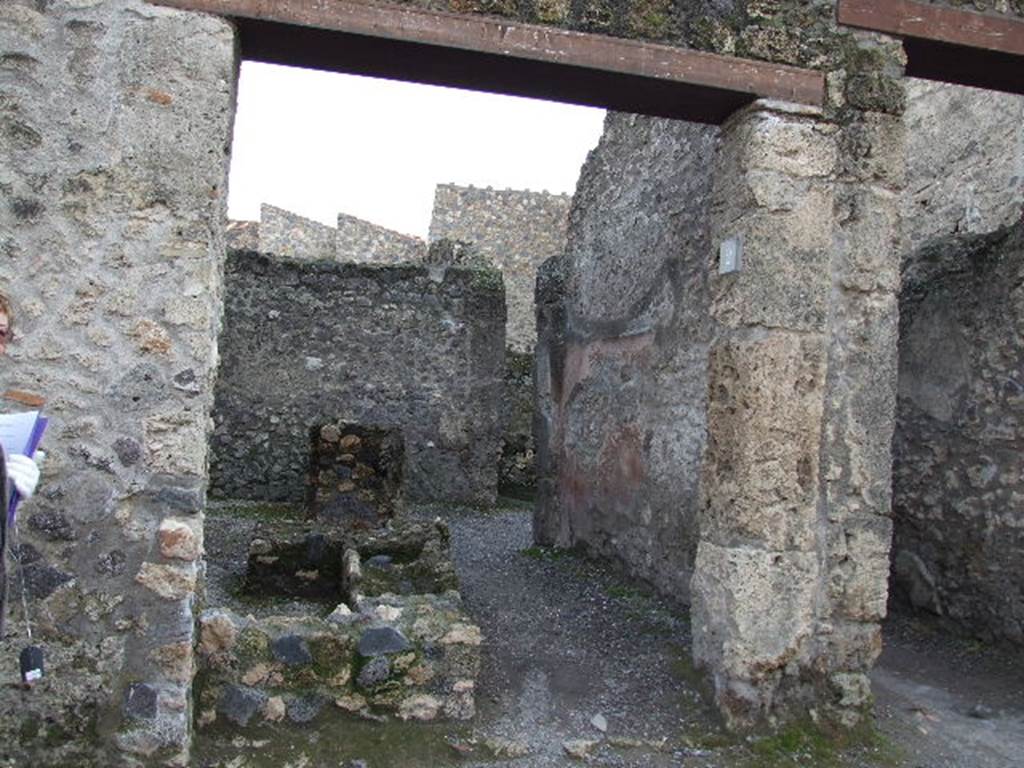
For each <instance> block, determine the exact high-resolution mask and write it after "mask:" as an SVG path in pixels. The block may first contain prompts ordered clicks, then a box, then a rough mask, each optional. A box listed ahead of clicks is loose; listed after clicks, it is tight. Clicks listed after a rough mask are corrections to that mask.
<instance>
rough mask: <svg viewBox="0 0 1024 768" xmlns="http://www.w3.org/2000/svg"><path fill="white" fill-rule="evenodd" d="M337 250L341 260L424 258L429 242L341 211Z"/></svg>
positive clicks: (387, 261) (386, 261) (390, 261)
mask: <svg viewBox="0 0 1024 768" xmlns="http://www.w3.org/2000/svg"><path fill="white" fill-rule="evenodd" d="M334 250H335V254H336V257H337V258H338V259H339V260H341V261H356V262H367V263H378V264H398V263H400V262H403V261H422V259H423V257H424V256H425V255H426V253H427V244H426V243H424V242H423V241H422V240H421V239H420V238H418V237H412V236H411V235H403V234H402V233H401V232H395V231H394V230H390V229H387V228H385V227H381V226H378V225H376V224H371V223H370V222H368V221H364V220H363V219H357V218H356V217H355V216H349V215H348V214H345V213H339V214H338V228H337V230H336V231H335V241H334Z"/></svg>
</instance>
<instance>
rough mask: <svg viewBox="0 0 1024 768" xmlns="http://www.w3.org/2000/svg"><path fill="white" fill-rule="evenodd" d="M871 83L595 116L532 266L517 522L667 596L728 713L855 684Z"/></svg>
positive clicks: (867, 654) (878, 603) (877, 227)
mask: <svg viewBox="0 0 1024 768" xmlns="http://www.w3.org/2000/svg"><path fill="white" fill-rule="evenodd" d="M876 106H877V107H879V108H878V109H868V110H860V109H858V110H854V109H851V108H850V106H849V103H848V102H845V101H844V102H843V107H842V109H839V110H837V111H834V112H828V111H821V110H817V109H812V108H807V107H799V106H796V105H787V104H781V103H777V102H758V103H757V104H755V105H753V106H752V107H750V108H749V109H747V110H744V111H742V112H740V113H739V114H737V115H736V116H734V117H733V118H732V119H731V120H730V121H729V122H728V123H727V124H726V125H725V126H723V128H722V129H721V132H720V136H721V138H720V140H716V139H714V138H713V137H714V136H715V133H714V132H713V131H712V129H707V128H696V127H693V126H685V125H682V124H679V123H664V122H660V121H648V120H643V119H640V118H623V117H621V116H615V117H612V118H610V119H609V122H608V126H607V131H606V134H605V136H604V137H603V138H602V142H601V144H600V145H599V147H598V149H597V150H596V151H595V152H594V153H593V154H592V155H591V157H590V159H589V160H588V164H587V166H586V169H585V171H584V174H583V177H582V178H581V182H580V186H579V189H578V191H577V195H576V198H575V200H574V206H573V212H572V214H571V217H570V236H569V244H568V246H567V249H566V256H565V257H564V258H563V259H555V260H553V261H551V262H548V263H547V264H545V266H544V267H543V268H542V271H541V275H540V278H539V280H538V323H539V326H538V327H539V329H540V336H539V342H538V356H537V382H538V417H537V418H538V427H537V434H538V438H539V442H538V460H539V466H540V468H541V470H540V487H541V493H540V501H539V503H538V509H537V517H536V526H535V535H536V536H537V538H538V540H539V541H540V542H542V543H553V544H557V545H562V546H567V545H582V546H584V547H585V548H586V549H588V550H590V551H592V552H596V553H600V554H611V555H613V556H615V557H617V558H618V559H620V560H621V561H623V562H624V563H625V564H626V566H627V568H629V569H630V570H631V571H632V572H633V573H636V574H638V575H641V576H643V577H645V578H647V579H649V580H651V581H653V582H654V583H655V584H656V585H658V586H659V587H660V588H661V589H662V590H663V591H667V592H669V593H670V594H672V595H674V596H676V597H678V598H681V599H683V600H686V599H690V600H691V602H692V613H691V615H692V617H693V635H694V657H695V660H696V662H697V664H698V665H699V666H700V667H702V668H705V669H707V670H708V672H709V673H710V674H711V676H712V679H713V682H714V690H715V696H716V700H717V702H718V704H719V706H720V707H721V709H722V711H723V713H724V714H725V715H726V718H727V720H728V722H729V723H730V724H732V725H734V726H746V725H750V724H751V723H755V722H758V721H761V720H764V719H768V720H775V719H777V718H784V717H787V716H793V715H795V714H798V713H801V712H805V711H806V707H808V706H815V707H816V709H817V711H818V712H819V714H821V715H823V716H826V717H829V718H835V719H836V720H838V721H840V722H843V723H847V724H849V723H852V722H854V721H856V719H857V718H858V717H859V713H861V712H863V710H864V709H865V708H866V707H867V705H868V704H869V703H870V692H869V691H870V689H869V683H868V679H867V677H866V674H865V673H866V671H867V669H868V668H869V667H870V666H871V664H872V663H873V662H874V659H875V658H876V657H877V654H878V652H879V651H880V648H881V635H880V629H879V621H880V620H881V618H882V617H883V616H884V613H885V608H886V596H887V588H886V582H887V573H888V555H889V544H890V535H891V520H890V488H891V481H890V470H891V459H890V442H891V436H892V429H893V420H894V408H895V382H896V375H895V367H896V362H895V361H896V317H897V312H896V309H897V308H896V292H897V289H898V285H899V260H898V258H897V254H898V250H897V238H898V236H899V228H898V201H899V199H900V198H899V195H900V191H901V188H902V184H903V179H904V176H903V141H902V122H901V118H900V101H899V100H896V101H893V102H890V101H888V100H884V101H882V102H878V103H877V104H876ZM886 110H888V111H886ZM716 141H720V145H721V146H720V148H719V149H718V150H717V151H715V150H714V146H715V143H716ZM726 242H734V243H736V242H738V243H739V244H740V245H741V248H742V255H741V258H740V260H739V265H740V268H739V269H738V270H734V271H729V270H725V271H720V266H721V265H720V257H719V248H720V246H721V245H722V244H723V243H726ZM662 494H663V495H662ZM690 573H692V574H693V576H692V580H691V582H690V585H689V587H690V589H689V592H688V591H687V589H686V578H687V576H688V575H689V574H690Z"/></svg>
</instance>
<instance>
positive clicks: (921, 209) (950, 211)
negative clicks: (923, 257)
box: [901, 79, 1024, 260]
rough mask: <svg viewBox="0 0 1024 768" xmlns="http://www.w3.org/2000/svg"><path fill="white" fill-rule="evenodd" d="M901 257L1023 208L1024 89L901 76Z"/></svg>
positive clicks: (1007, 219) (988, 228) (992, 227)
mask: <svg viewBox="0 0 1024 768" xmlns="http://www.w3.org/2000/svg"><path fill="white" fill-rule="evenodd" d="M906 85H907V111H906V113H905V115H904V123H905V124H906V133H907V191H906V194H905V196H904V199H903V222H904V226H903V238H902V243H901V250H902V252H903V255H904V259H905V260H908V259H913V258H914V254H915V252H917V251H918V250H920V249H921V248H923V247H925V246H927V245H928V244H930V243H934V242H935V241H937V240H940V239H942V238H949V237H954V236H956V235H974V234H984V233H988V232H994V231H996V230H997V229H1000V228H1002V227H1006V226H1009V225H1010V224H1012V223H1014V222H1015V221H1016V220H1017V219H1018V218H1019V217H1020V215H1021V211H1022V210H1024V97H1022V96H1015V95H1012V94H1006V93H996V92H993V91H984V90H980V89H977V88H965V87H963V86H956V85H947V84H944V83H933V82H929V81H925V80H915V79H908V80H907V83H906Z"/></svg>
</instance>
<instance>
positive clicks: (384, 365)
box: [210, 253, 505, 504]
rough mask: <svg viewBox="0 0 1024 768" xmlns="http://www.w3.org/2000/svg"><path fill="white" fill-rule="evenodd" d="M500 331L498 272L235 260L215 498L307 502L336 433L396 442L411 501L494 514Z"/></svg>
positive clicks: (219, 397) (220, 388) (224, 339)
mask: <svg viewBox="0 0 1024 768" xmlns="http://www.w3.org/2000/svg"><path fill="white" fill-rule="evenodd" d="M504 328H505V308H504V299H503V293H502V286H501V280H500V278H499V276H498V275H497V273H496V272H494V271H488V270H480V269H470V268H465V267H452V268H449V269H447V270H446V271H445V272H444V276H443V278H441V279H439V280H438V279H433V278H432V277H431V272H430V270H428V268H427V267H424V266H415V265H409V264H406V265H400V266H388V265H361V264H337V263H331V262H309V263H301V262H296V261H290V260H284V259H276V258H274V257H270V256H261V255H257V254H254V253H232V254H229V257H228V262H227V271H226V283H225V309H224V331H223V333H222V335H221V340H220V351H221V366H220V371H219V376H218V380H217V390H216V405H215V411H214V421H215V431H214V435H213V438H212V441H211V450H212V456H211V467H210V492H211V494H215V495H217V496H218V497H224V498H248V499H269V500H274V501H302V500H303V499H304V498H305V493H306V488H305V484H304V481H305V477H306V474H307V471H308V463H309V449H310V445H309V439H310V438H309V429H310V427H311V426H313V425H320V424H325V423H328V422H337V421H339V420H341V421H347V422H351V423H356V424H365V425H380V426H397V427H400V428H401V429H402V431H403V433H404V436H405V451H406V468H405V477H406V493H407V496H408V498H411V499H417V500H446V501H464V502H469V503H478V504H492V503H493V502H494V500H495V489H496V483H497V460H498V454H499V451H500V439H501V424H500V419H499V415H498V414H499V402H500V398H501V396H502V389H503V383H502V376H503V374H504V368H503V366H504V357H503V355H504Z"/></svg>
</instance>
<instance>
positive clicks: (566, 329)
mask: <svg viewBox="0 0 1024 768" xmlns="http://www.w3.org/2000/svg"><path fill="white" fill-rule="evenodd" d="M717 135H718V131H717V129H716V128H713V127H708V126H698V125H694V124H688V123H684V122H680V121H672V120H659V119H654V118H644V117H639V116H636V115H623V114H609V116H608V118H607V120H606V123H605V130H604V134H603V136H602V137H601V141H600V143H599V144H598V146H597V148H596V149H595V150H594V151H593V152H592V153H591V154H590V156H589V157H588V159H587V162H586V164H585V165H584V166H583V171H582V174H581V176H580V181H579V184H578V186H577V189H576V196H575V197H574V199H573V208H572V213H571V215H570V223H569V236H568V246H567V248H566V252H565V255H564V257H556V258H555V259H553V260H552V261H550V262H548V263H547V264H545V265H544V267H543V268H542V271H541V275H540V277H539V280H538V305H539V306H538V323H539V326H538V331H539V338H538V343H537V354H536V359H537V373H536V376H537V390H538V404H537V417H536V418H537V421H536V424H537V428H536V434H537V442H538V475H539V483H538V500H537V511H536V515H535V525H534V530H535V535H536V536H537V538H538V540H539V541H540V542H542V543H544V544H548V545H556V546H561V547H571V546H581V547H583V548H585V549H586V550H587V551H589V552H591V553H594V554H597V555H604V556H609V557H613V558H615V559H617V560H618V561H620V562H621V563H623V564H624V565H625V567H626V568H627V570H629V571H630V572H632V573H634V574H636V575H638V576H640V577H642V578H644V579H647V580H648V581H650V582H652V583H654V584H656V585H657V586H658V587H659V588H660V589H661V590H662V591H664V592H665V593H667V594H669V595H673V596H674V597H676V598H677V599H679V600H681V601H683V602H688V593H689V580H690V576H691V574H692V571H693V560H694V555H695V552H696V548H697V538H698V533H697V513H698V503H699V479H700V462H701V455H702V452H703V450H704V442H705V433H706V425H705V418H706V413H707V388H708V346H709V343H710V341H711V339H712V338H713V324H712V323H711V320H710V316H709V296H708V291H707V263H708V253H709V251H710V241H709V232H708V227H709V203H710V195H711V172H712V168H713V166H714V159H715V152H716V147H717Z"/></svg>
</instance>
